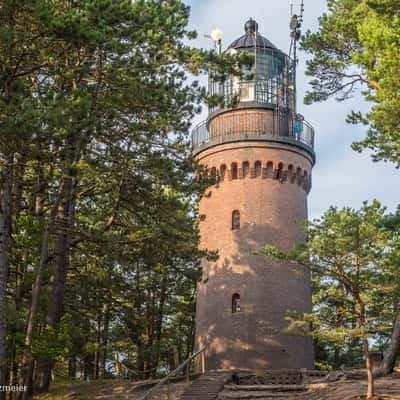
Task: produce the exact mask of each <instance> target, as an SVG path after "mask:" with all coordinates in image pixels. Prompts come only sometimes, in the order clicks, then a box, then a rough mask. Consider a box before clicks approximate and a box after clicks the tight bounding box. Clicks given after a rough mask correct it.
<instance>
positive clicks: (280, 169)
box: [276, 163, 283, 180]
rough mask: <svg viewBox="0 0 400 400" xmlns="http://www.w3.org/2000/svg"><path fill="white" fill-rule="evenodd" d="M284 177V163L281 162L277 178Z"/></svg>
mask: <svg viewBox="0 0 400 400" xmlns="http://www.w3.org/2000/svg"><path fill="white" fill-rule="evenodd" d="M282 178H283V164H282V163H279V165H278V171H277V173H276V179H279V180H281V179H282Z"/></svg>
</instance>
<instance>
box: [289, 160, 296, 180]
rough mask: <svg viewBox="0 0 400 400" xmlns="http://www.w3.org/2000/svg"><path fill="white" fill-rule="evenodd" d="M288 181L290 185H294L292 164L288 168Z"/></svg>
mask: <svg viewBox="0 0 400 400" xmlns="http://www.w3.org/2000/svg"><path fill="white" fill-rule="evenodd" d="M288 179H289V182H290V183H294V180H295V179H296V174H295V173H294V168H293V165H292V164H290V165H289V167H288Z"/></svg>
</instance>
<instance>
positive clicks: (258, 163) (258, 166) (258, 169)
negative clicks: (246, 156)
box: [254, 161, 261, 178]
mask: <svg viewBox="0 0 400 400" xmlns="http://www.w3.org/2000/svg"><path fill="white" fill-rule="evenodd" d="M254 175H255V176H256V178H259V177H260V176H261V161H256V163H255V164H254Z"/></svg>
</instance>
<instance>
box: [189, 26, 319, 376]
mask: <svg viewBox="0 0 400 400" xmlns="http://www.w3.org/2000/svg"><path fill="white" fill-rule="evenodd" d="M226 51H227V52H232V53H234V52H238V51H247V52H251V53H253V54H254V52H255V53H256V55H255V58H254V59H255V62H254V64H253V65H252V66H251V67H249V66H247V67H243V72H244V78H242V79H241V80H240V79H238V78H236V77H231V78H230V79H228V80H227V81H226V82H224V83H218V82H216V81H213V79H212V76H211V77H210V91H211V92H212V94H218V95H222V96H223V97H224V99H225V102H224V104H225V106H221V107H218V108H215V109H211V110H210V114H209V117H208V118H207V120H206V121H205V122H203V123H202V124H200V125H198V126H197V127H196V128H195V129H194V131H193V136H192V139H193V151H194V155H195V157H196V159H197V160H198V161H199V162H200V163H201V164H203V165H206V166H207V167H208V168H210V169H211V173H216V174H218V175H219V183H218V184H216V185H214V186H212V187H210V188H209V189H208V191H207V193H206V195H205V196H204V197H203V198H202V199H201V202H200V214H201V215H202V218H201V223H200V234H201V244H200V245H201V248H204V249H209V250H218V254H219V258H218V260H217V261H204V264H203V276H202V279H201V281H200V282H199V283H198V298H197V310H196V345H197V347H198V348H201V347H203V346H204V345H207V350H206V368H207V370H220V369H224V370H226V369H253V370H254V369H282V368H312V367H313V357H314V354H313V345H312V341H311V339H309V338H305V337H300V336H293V335H289V334H287V333H285V332H284V329H285V327H286V326H287V323H288V322H287V321H286V320H285V316H286V313H287V311H289V310H290V311H297V312H300V313H302V312H309V311H310V310H311V288H310V276H309V273H308V271H307V270H305V269H302V268H301V267H300V266H293V265H290V264H288V263H282V262H278V261H276V260H273V259H269V258H266V257H265V256H263V255H255V254H254V250H256V249H259V248H261V247H263V246H264V245H265V244H270V245H276V246H279V247H280V248H282V249H289V248H291V247H292V246H293V244H294V243H296V242H299V241H303V240H304V239H305V235H304V232H303V229H302V226H301V223H302V221H304V220H306V219H307V195H308V193H309V191H310V188H311V170H312V167H313V165H314V162H315V154H314V150H313V145H314V131H313V128H312V127H311V126H310V125H309V124H308V123H307V122H306V121H305V120H304V118H303V117H302V116H301V115H300V114H296V105H295V104H296V94H295V65H294V62H293V61H292V60H291V59H290V58H289V57H288V56H287V55H285V54H284V53H283V52H281V51H280V50H278V49H277V48H276V47H275V46H274V45H273V44H272V43H271V42H270V41H269V40H267V39H266V38H265V37H263V36H261V35H260V34H259V33H258V26H257V23H256V22H255V21H253V20H250V21H248V22H247V23H246V25H245V35H244V36H242V37H240V38H239V39H237V40H236V41H234V42H233V43H232V44H231V45H230V46H229V47H228V49H227V50H226ZM235 98H236V99H237V101H236V102H235V101H234V99H235ZM232 104H234V105H232Z"/></svg>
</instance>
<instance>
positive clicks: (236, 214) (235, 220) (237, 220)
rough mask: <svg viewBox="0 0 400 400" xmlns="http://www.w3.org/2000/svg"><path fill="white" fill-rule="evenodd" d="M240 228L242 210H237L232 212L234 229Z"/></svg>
mask: <svg viewBox="0 0 400 400" xmlns="http://www.w3.org/2000/svg"><path fill="white" fill-rule="evenodd" d="M238 229H240V212H239V211H238V210H235V211H233V212H232V230H234V231H235V230H238Z"/></svg>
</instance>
